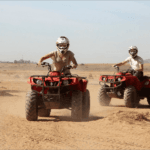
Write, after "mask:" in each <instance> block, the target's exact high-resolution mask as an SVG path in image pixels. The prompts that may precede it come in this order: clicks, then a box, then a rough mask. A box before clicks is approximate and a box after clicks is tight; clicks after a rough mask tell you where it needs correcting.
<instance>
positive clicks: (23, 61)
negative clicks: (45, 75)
mask: <svg viewBox="0 0 150 150" xmlns="http://www.w3.org/2000/svg"><path fill="white" fill-rule="evenodd" d="M0 63H15V64H17V63H19V64H36V63H37V62H34V61H30V60H23V59H20V60H14V62H11V61H0Z"/></svg>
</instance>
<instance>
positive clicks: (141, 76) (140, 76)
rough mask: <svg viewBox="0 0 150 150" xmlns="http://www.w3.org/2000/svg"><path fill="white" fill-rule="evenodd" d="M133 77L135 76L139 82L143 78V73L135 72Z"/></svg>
mask: <svg viewBox="0 0 150 150" xmlns="http://www.w3.org/2000/svg"><path fill="white" fill-rule="evenodd" d="M133 76H136V77H137V78H138V79H139V80H140V81H141V80H142V78H143V71H135V72H134V73H133Z"/></svg>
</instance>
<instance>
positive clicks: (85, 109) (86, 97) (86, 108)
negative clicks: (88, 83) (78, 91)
mask: <svg viewBox="0 0 150 150" xmlns="http://www.w3.org/2000/svg"><path fill="white" fill-rule="evenodd" d="M89 113H90V92H89V90H86V92H83V99H82V119H87V118H88V117H89Z"/></svg>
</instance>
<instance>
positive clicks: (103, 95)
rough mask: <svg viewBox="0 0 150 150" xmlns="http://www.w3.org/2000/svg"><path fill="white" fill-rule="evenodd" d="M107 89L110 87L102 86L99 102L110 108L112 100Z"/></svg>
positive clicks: (99, 92)
mask: <svg viewBox="0 0 150 150" xmlns="http://www.w3.org/2000/svg"><path fill="white" fill-rule="evenodd" d="M105 87H108V85H103V86H101V87H100V88H99V91H98V101H99V103H100V105H101V106H109V104H110V101H111V98H110V97H109V96H108V95H107V92H106V89H105Z"/></svg>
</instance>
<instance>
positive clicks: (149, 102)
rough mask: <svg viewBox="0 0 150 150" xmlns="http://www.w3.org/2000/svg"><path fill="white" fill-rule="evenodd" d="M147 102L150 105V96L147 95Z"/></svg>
mask: <svg viewBox="0 0 150 150" xmlns="http://www.w3.org/2000/svg"><path fill="white" fill-rule="evenodd" d="M147 102H148V104H149V105H150V96H149V97H147Z"/></svg>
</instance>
